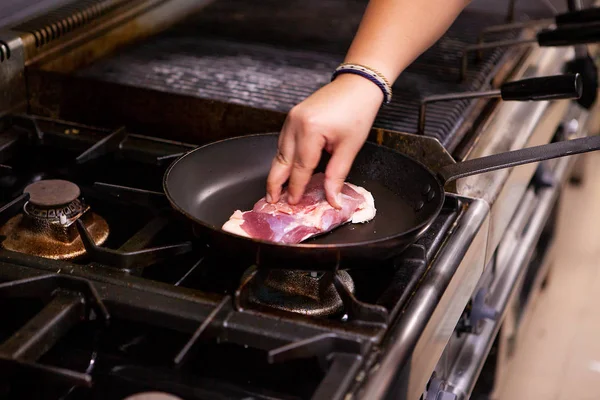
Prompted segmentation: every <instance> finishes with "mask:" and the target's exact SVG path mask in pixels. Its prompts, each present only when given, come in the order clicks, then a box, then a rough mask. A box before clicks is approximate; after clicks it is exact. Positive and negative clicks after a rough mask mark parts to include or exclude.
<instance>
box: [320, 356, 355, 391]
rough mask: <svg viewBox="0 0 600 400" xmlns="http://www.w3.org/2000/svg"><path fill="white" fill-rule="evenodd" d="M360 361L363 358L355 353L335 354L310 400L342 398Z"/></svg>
mask: <svg viewBox="0 0 600 400" xmlns="http://www.w3.org/2000/svg"><path fill="white" fill-rule="evenodd" d="M362 361H363V358H362V357H361V356H358V355H356V354H346V353H337V354H335V355H334V358H333V362H332V363H331V366H330V367H329V370H328V371H327V375H325V378H324V379H323V380H322V381H321V383H320V384H319V387H318V388H317V390H316V391H315V393H314V394H313V396H312V400H342V399H344V398H346V390H347V388H348V386H349V385H350V384H351V383H352V381H353V380H354V377H355V376H356V374H357V372H358V369H359V368H360V366H361V364H362Z"/></svg>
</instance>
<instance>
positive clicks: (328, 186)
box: [325, 141, 360, 209]
mask: <svg viewBox="0 0 600 400" xmlns="http://www.w3.org/2000/svg"><path fill="white" fill-rule="evenodd" d="M355 147H356V146H354V145H353V144H352V143H349V142H347V141H346V142H341V143H340V144H339V145H338V146H337V147H336V148H335V149H334V151H333V154H332V155H331V159H330V160H329V163H328V164H327V168H326V169H325V196H326V197H327V201H328V202H329V204H331V206H333V207H335V208H337V209H340V208H342V204H341V193H340V192H341V191H342V186H343V185H344V182H345V181H346V177H347V176H348V173H349V172H350V168H351V167H352V163H353V162H354V158H355V157H356V154H357V153H358V150H360V149H356V148H355Z"/></svg>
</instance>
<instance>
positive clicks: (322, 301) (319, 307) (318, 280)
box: [242, 267, 354, 317]
mask: <svg viewBox="0 0 600 400" xmlns="http://www.w3.org/2000/svg"><path fill="white" fill-rule="evenodd" d="M253 272H254V267H253V268H250V269H249V270H247V271H246V272H245V273H244V276H243V277H242V280H245V279H247V278H248V277H249V276H250V274H252V273H253ZM337 274H338V276H339V277H340V279H341V280H342V282H343V283H344V285H345V286H346V287H347V288H348V290H350V292H354V282H353V281H352V277H351V276H350V275H349V274H348V273H347V272H346V271H339V272H338V273H337ZM247 299H248V302H249V303H251V304H257V305H261V306H267V307H271V308H275V309H278V310H282V311H288V312H293V313H298V314H304V315H309V316H314V317H325V316H330V315H334V314H336V313H338V312H340V311H342V310H343V308H344V305H343V303H342V299H341V298H340V296H339V294H338V292H337V290H336V288H335V286H334V284H333V279H331V274H329V273H322V272H305V271H289V270H268V271H263V270H258V271H257V272H256V274H255V275H254V277H253V278H252V279H251V281H250V282H249V283H248V298H247Z"/></svg>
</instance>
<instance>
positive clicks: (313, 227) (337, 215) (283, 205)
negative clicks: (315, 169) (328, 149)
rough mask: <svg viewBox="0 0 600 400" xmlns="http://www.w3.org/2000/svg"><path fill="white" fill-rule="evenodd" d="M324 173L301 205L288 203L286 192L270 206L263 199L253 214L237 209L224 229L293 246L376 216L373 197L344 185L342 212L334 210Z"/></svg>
mask: <svg viewBox="0 0 600 400" xmlns="http://www.w3.org/2000/svg"><path fill="white" fill-rule="evenodd" d="M324 181H325V175H324V174H323V173H319V174H315V175H313V177H312V178H311V180H310V182H309V184H308V186H307V188H306V191H305V192H304V196H303V197H302V199H301V200H300V202H299V203H298V204H295V205H290V204H288V202H287V198H288V193H287V192H285V191H284V193H283V194H282V195H281V198H280V199H279V201H278V202H277V203H275V204H269V203H267V201H266V200H265V198H264V197H263V198H262V199H260V200H259V201H258V202H257V203H256V204H255V205H254V208H253V209H252V210H251V211H245V212H242V211H240V210H236V211H235V212H234V213H233V215H232V216H231V217H230V218H229V220H228V221H227V222H226V223H225V224H224V225H223V230H224V231H227V232H230V233H234V234H237V235H240V236H245V237H249V238H252V239H260V240H267V241H271V242H277V243H284V244H294V243H300V242H302V241H304V240H306V239H308V238H310V237H312V236H315V235H318V234H322V233H325V232H329V231H331V230H332V229H334V228H336V227H338V226H340V225H342V224H345V223H347V222H353V223H361V222H367V221H370V220H372V219H373V218H374V217H375V212H376V210H375V202H374V200H373V196H372V195H371V193H369V192H368V191H367V190H365V189H364V188H362V187H359V186H355V185H352V184H350V183H347V182H346V183H344V186H343V188H342V209H341V210H337V209H335V208H333V207H332V206H331V205H330V204H329V203H328V202H327V199H326V198H325V189H324V185H323V183H324Z"/></svg>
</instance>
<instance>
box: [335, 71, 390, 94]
mask: <svg viewBox="0 0 600 400" xmlns="http://www.w3.org/2000/svg"><path fill="white" fill-rule="evenodd" d="M339 75H355V76H359V77H361V78H363V79H364V80H367V81H370V82H371V83H372V84H373V85H375V86H376V87H378V88H379V90H381V92H382V94H383V102H384V103H386V104H387V103H389V102H391V100H392V86H391V85H390V83H389V81H388V80H387V79H386V77H385V76H383V74H381V73H380V72H379V71H376V70H374V69H373V68H371V67H369V66H366V65H361V64H353V63H343V64H340V66H339V67H337V68H336V69H335V71H334V73H333V75H332V80H334V79H335V78H336V77H338V76H339Z"/></svg>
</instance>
